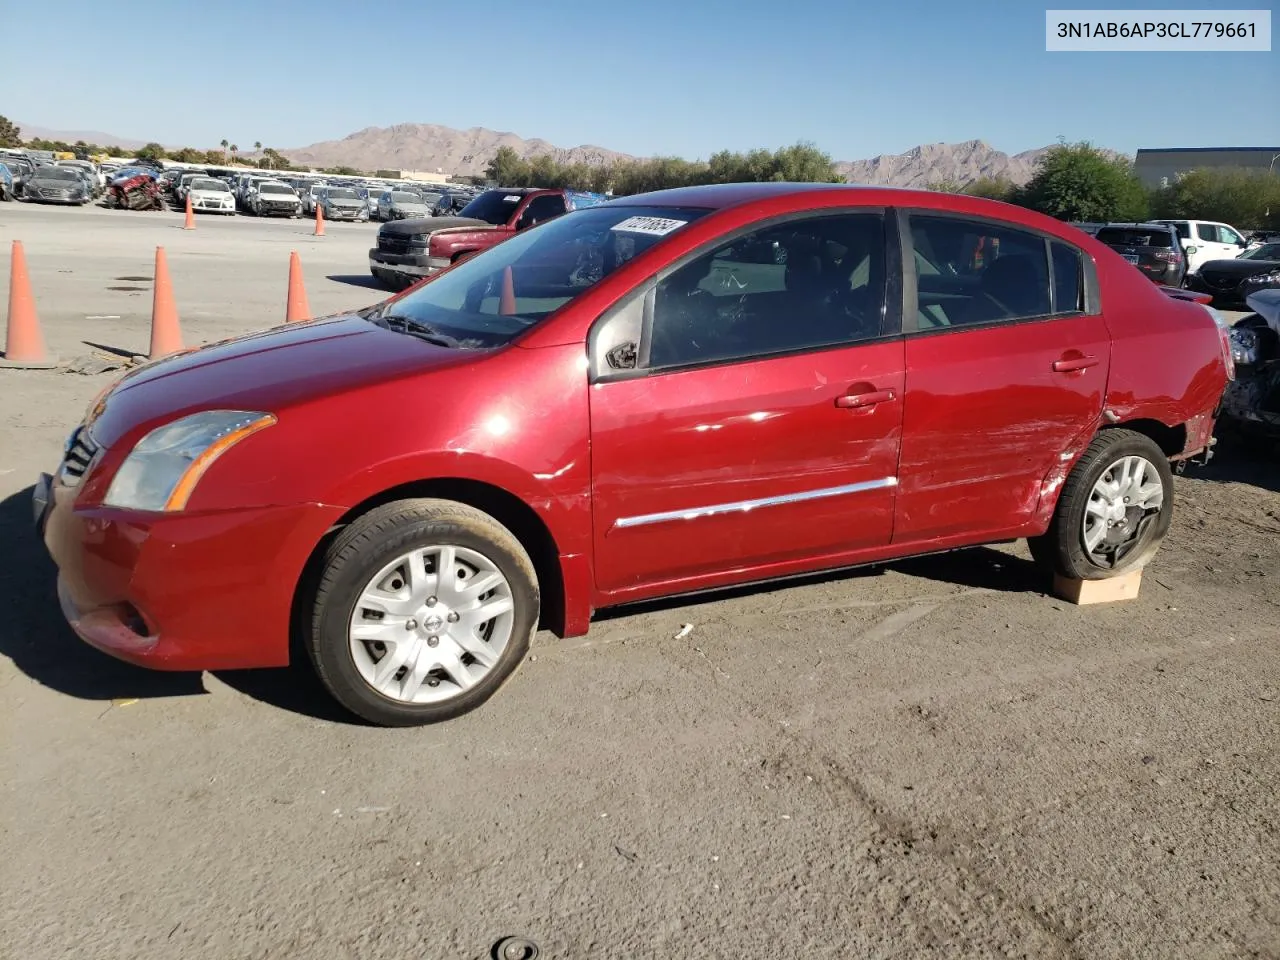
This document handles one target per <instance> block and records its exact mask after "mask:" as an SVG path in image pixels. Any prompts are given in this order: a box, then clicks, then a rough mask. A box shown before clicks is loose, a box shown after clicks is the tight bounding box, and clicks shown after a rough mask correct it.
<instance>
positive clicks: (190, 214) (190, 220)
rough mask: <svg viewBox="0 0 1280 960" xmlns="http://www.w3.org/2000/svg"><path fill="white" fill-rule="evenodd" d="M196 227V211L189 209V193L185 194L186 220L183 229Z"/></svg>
mask: <svg viewBox="0 0 1280 960" xmlns="http://www.w3.org/2000/svg"><path fill="white" fill-rule="evenodd" d="M195 228H196V212H195V211H194V210H192V209H191V194H190V193H188V194H187V222H186V223H185V224H183V226H182V229H183V230H194V229H195Z"/></svg>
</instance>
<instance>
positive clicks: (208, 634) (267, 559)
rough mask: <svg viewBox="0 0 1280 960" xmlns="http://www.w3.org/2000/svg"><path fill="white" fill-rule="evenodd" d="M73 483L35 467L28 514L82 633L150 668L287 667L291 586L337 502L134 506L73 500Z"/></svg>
mask: <svg viewBox="0 0 1280 960" xmlns="http://www.w3.org/2000/svg"><path fill="white" fill-rule="evenodd" d="M78 489H79V488H68V487H66V486H64V485H62V484H61V483H60V482H59V481H58V480H55V479H51V478H50V477H49V475H48V474H42V475H41V477H40V478H39V480H38V482H37V483H36V485H35V490H34V492H33V494H32V509H33V513H34V515H35V523H36V527H37V529H38V530H39V531H40V534H41V536H42V538H43V540H44V543H45V546H46V548H47V549H48V551H49V555H50V556H51V557H52V558H53V561H54V563H55V564H56V565H57V568H58V601H59V604H60V606H61V608H62V612H63V616H64V617H65V618H66V620H67V623H68V624H69V625H70V626H71V628H72V629H73V630H74V631H75V632H76V634H77V635H78V636H79V637H80V638H81V639H82V640H84V641H85V642H86V643H88V644H89V645H90V646H93V647H95V648H97V649H98V650H101V651H102V652H104V653H106V654H109V655H110V656H113V657H116V658H117V659H120V660H124V661H126V662H128V663H133V664H136V665H138V666H143V667H148V668H151V669H155V670H239V669H249V668H256V667H279V666H285V665H287V664H288V662H289V627H290V617H291V609H292V604H293V595H294V591H295V589H296V586H297V584H298V580H299V577H300V575H301V571H302V569H303V568H304V566H305V564H306V561H307V558H308V557H309V556H310V554H311V551H312V549H314V547H315V545H316V543H318V542H319V540H320V539H321V537H322V536H323V534H324V532H325V531H326V530H328V529H329V528H330V527H331V526H332V525H333V524H334V523H335V522H336V521H337V520H338V518H339V517H340V516H341V514H342V512H343V510H342V508H341V507H333V506H325V505H321V504H294V505H289V506H274V507H258V508H252V509H244V510H235V511H219V512H216V513H194V514H185V513H175V514H154V513H138V512H134V511H128V510H115V509H111V508H107V507H78V506H77V505H76V504H75V495H76V493H77V492H78Z"/></svg>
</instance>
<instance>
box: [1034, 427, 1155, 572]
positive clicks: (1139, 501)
mask: <svg viewBox="0 0 1280 960" xmlns="http://www.w3.org/2000/svg"><path fill="white" fill-rule="evenodd" d="M1172 520H1173V470H1172V469H1171V468H1170V466H1169V459H1168V457H1167V456H1166V455H1165V453H1164V451H1163V450H1161V449H1160V447H1159V446H1157V445H1156V443H1155V441H1153V440H1152V439H1151V438H1150V437H1147V436H1145V435H1143V434H1141V433H1136V432H1134V431H1132V430H1124V429H1109V430H1104V431H1102V433H1100V434H1099V435H1098V436H1097V437H1095V438H1094V440H1093V442H1092V443H1090V444H1089V447H1088V449H1087V450H1086V451H1085V452H1084V455H1083V456H1082V457H1081V458H1080V460H1079V462H1078V463H1077V464H1076V465H1075V467H1074V468H1073V469H1072V471H1071V473H1070V475H1069V476H1068V477H1067V481H1066V483H1065V484H1064V485H1063V488H1062V495H1061V496H1060V497H1059V498H1058V505H1057V507H1056V508H1055V510H1054V514H1053V520H1052V522H1051V523H1050V525H1049V529H1048V530H1047V531H1046V532H1045V534H1044V535H1043V536H1040V537H1035V538H1032V539H1030V540H1029V541H1028V544H1029V546H1030V548H1031V554H1032V556H1033V557H1035V558H1036V560H1038V561H1039V562H1041V563H1042V564H1044V565H1046V566H1048V567H1050V568H1051V569H1052V570H1053V572H1054V573H1057V574H1059V575H1061V576H1063V577H1066V578H1068V579H1073V580H1105V579H1108V578H1110V577H1117V576H1121V575H1122V574H1125V573H1129V572H1131V571H1133V570H1137V569H1139V568H1141V567H1142V566H1144V565H1145V564H1146V563H1147V561H1149V560H1150V559H1151V557H1152V556H1153V555H1154V554H1155V552H1156V550H1158V549H1159V547H1160V543H1161V542H1162V541H1163V540H1164V538H1165V535H1166V534H1167V533H1168V532H1169V524H1170V523H1171V521H1172Z"/></svg>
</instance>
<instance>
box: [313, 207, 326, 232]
mask: <svg viewBox="0 0 1280 960" xmlns="http://www.w3.org/2000/svg"><path fill="white" fill-rule="evenodd" d="M314 236H317V237H323V236H324V209H323V208H322V207H321V206H320V204H318V203H317V204H316V232H315V234H314Z"/></svg>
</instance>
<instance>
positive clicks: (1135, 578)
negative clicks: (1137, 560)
mask: <svg viewBox="0 0 1280 960" xmlns="http://www.w3.org/2000/svg"><path fill="white" fill-rule="evenodd" d="M1141 586H1142V568H1141V567H1139V568H1138V569H1137V570H1134V571H1132V572H1131V573H1126V574H1125V575H1124V576H1122V577H1112V578H1111V579H1109V580H1071V579H1068V578H1067V577H1063V576H1061V575H1058V576H1055V577H1054V578H1053V592H1054V593H1055V594H1057V596H1058V597H1060V598H1061V599H1063V600H1066V601H1067V602H1068V603H1074V604H1077V605H1079V606H1082V607H1083V606H1087V605H1088V604H1091V603H1115V602H1116V601H1117V600H1132V599H1134V598H1135V597H1137V595H1138V590H1139V588H1140V587H1141Z"/></svg>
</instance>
